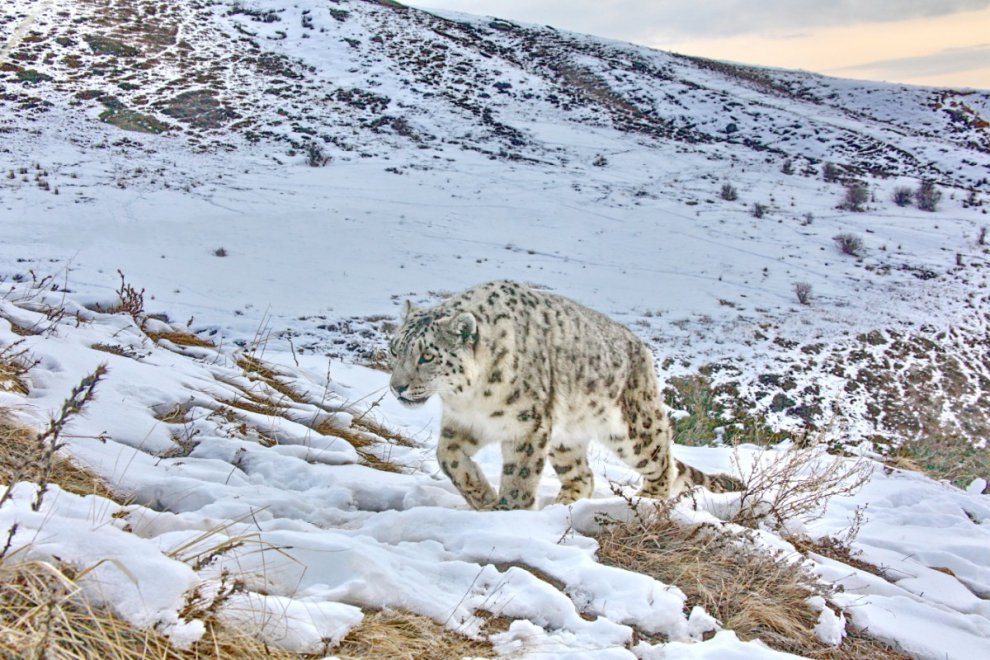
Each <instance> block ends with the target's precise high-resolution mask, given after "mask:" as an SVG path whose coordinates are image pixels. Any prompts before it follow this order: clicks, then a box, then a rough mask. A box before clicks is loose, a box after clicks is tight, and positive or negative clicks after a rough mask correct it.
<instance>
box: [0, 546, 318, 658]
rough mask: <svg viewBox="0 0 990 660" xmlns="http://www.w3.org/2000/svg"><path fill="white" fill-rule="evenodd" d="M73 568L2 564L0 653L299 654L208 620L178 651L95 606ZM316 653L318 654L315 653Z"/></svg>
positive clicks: (47, 655)
mask: <svg viewBox="0 0 990 660" xmlns="http://www.w3.org/2000/svg"><path fill="white" fill-rule="evenodd" d="M78 577H79V576H78V575H77V574H76V572H75V571H73V570H72V569H71V568H69V567H67V566H64V565H61V566H60V565H55V564H52V563H48V562H42V561H29V562H18V561H14V560H12V559H9V558H8V559H7V560H5V561H3V562H2V563H0V583H2V584H3V585H4V588H3V589H2V590H0V657H5V658H6V657H9V658H38V659H39V660H40V659H41V658H44V659H46V660H48V659H51V660H62V659H65V660H70V659H72V660H75V659H83V658H87V659H88V658H100V659H101V660H104V659H106V660H152V659H160V660H207V659H208V658H212V659H214V660H215V659H216V658H224V659H227V658H230V659H231V660H253V659H255V658H273V659H275V660H290V659H298V658H300V656H298V655H296V654H294V653H288V652H285V651H279V650H276V649H272V648H270V647H269V646H267V645H266V644H264V643H263V642H261V641H258V640H256V639H254V638H252V637H249V636H247V635H244V634H241V633H238V632H236V631H232V630H229V629H227V628H223V627H222V626H219V625H217V624H216V622H215V621H213V620H207V630H206V634H205V635H204V636H203V638H202V639H201V640H200V641H198V642H197V643H196V644H195V645H193V647H192V648H190V649H188V650H185V651H180V650H179V649H176V648H174V647H172V646H171V645H170V643H169V641H168V639H167V638H166V637H164V636H162V635H160V634H158V633H157V632H155V631H154V630H140V629H137V628H134V627H133V626H131V625H130V624H128V623H127V622H125V621H123V620H121V619H119V618H117V617H115V616H113V615H112V614H109V613H107V612H106V611H104V610H102V609H100V608H96V607H93V606H92V605H91V604H90V603H89V602H88V601H87V599H86V598H85V597H84V596H83V594H82V592H81V590H80V588H79V585H78V583H77V579H78ZM314 657H316V656H314Z"/></svg>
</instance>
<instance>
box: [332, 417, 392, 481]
mask: <svg viewBox="0 0 990 660" xmlns="http://www.w3.org/2000/svg"><path fill="white" fill-rule="evenodd" d="M354 426H356V425H354ZM354 426H352V427H351V428H346V429H344V428H340V427H339V426H336V425H335V424H334V423H333V421H332V420H331V419H326V420H324V421H323V422H321V423H320V424H317V425H316V426H315V427H314V428H313V430H314V431H316V432H317V433H319V434H320V435H329V436H332V437H335V438H340V439H341V440H345V441H347V442H348V443H349V444H350V445H351V446H352V447H354V449H355V450H356V451H357V453H358V456H360V457H361V461H362V462H363V463H364V464H365V465H367V466H368V467H372V468H374V469H376V470H382V471H384V472H402V466H401V465H399V464H398V463H393V462H392V461H390V460H389V458H388V456H387V455H386V456H384V457H383V456H379V455H378V454H376V453H375V452H372V451H370V450H369V448H370V447H373V446H381V445H386V446H388V443H383V442H381V441H380V438H376V437H374V436H373V435H371V434H369V433H367V432H364V431H361V430H356V429H354Z"/></svg>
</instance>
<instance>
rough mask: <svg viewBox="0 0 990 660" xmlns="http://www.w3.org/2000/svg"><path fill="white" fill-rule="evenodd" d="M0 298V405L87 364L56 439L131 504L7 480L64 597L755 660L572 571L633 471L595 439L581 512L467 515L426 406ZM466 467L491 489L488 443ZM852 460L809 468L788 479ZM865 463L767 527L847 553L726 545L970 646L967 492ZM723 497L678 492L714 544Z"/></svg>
mask: <svg viewBox="0 0 990 660" xmlns="http://www.w3.org/2000/svg"><path fill="white" fill-rule="evenodd" d="M0 294H2V296H0V315H2V317H3V319H5V320H4V321H2V322H0V340H2V341H3V344H4V345H9V344H11V343H12V341H13V340H14V339H17V338H18V335H21V339H22V340H23V341H22V342H21V343H20V344H18V346H17V348H18V350H19V351H20V350H26V351H27V354H28V355H30V356H32V357H34V358H37V359H38V360H39V363H38V364H37V365H36V366H34V367H32V368H31V370H30V371H29V374H28V375H29V382H30V386H31V391H30V397H28V398H27V399H25V398H24V397H23V396H21V395H19V394H15V393H9V392H2V393H0V405H2V406H3V407H4V408H9V409H13V410H16V411H18V412H19V414H20V415H21V417H22V418H24V419H26V420H32V421H33V422H34V423H35V424H37V425H38V426H42V425H44V424H45V423H46V417H47V415H48V414H49V413H50V411H53V410H55V409H57V408H59V406H60V405H61V400H62V398H63V397H65V396H66V394H67V393H68V392H69V390H71V388H72V387H73V386H75V385H76V383H77V382H78V380H79V378H80V377H81V376H82V375H85V374H89V373H93V372H95V371H96V370H97V368H98V366H99V365H101V364H102V365H105V366H106V367H107V371H108V373H107V375H106V376H105V377H104V378H103V380H102V382H100V383H98V385H97V389H96V397H95V399H94V400H93V401H92V402H90V403H89V404H87V405H86V407H85V408H84V411H83V414H82V415H81V416H78V417H76V418H74V419H73V421H72V424H71V427H70V428H68V429H66V431H65V433H64V434H63V438H62V440H63V441H65V442H68V443H69V452H70V454H71V455H72V456H73V458H74V459H75V460H76V461H78V462H80V463H81V464H83V465H85V466H86V467H89V468H90V469H92V470H94V471H95V472H96V473H97V474H99V475H101V476H102V477H104V478H105V479H106V480H107V482H108V483H111V484H113V487H114V489H115V490H116V491H117V492H118V493H121V494H122V495H124V496H126V497H127V499H129V500H130V501H131V502H132V503H131V504H128V505H126V506H121V505H118V504H115V503H114V502H111V501H108V500H105V499H103V498H102V497H100V496H98V495H90V496H87V497H80V496H78V495H73V494H71V493H67V492H64V491H61V490H60V489H58V488H57V487H52V488H51V489H50V492H49V493H48V494H47V495H46V496H45V497H44V504H43V506H42V507H41V509H40V510H39V511H37V512H34V511H32V508H31V504H32V502H33V501H34V500H35V497H36V495H35V492H36V491H35V486H34V485H33V484H29V483H21V484H18V485H17V486H16V488H15V492H14V495H13V498H12V499H11V500H10V501H8V502H6V503H5V504H4V505H3V506H2V507H0V529H3V530H8V529H11V528H12V527H13V526H14V525H15V524H16V528H15V532H14V533H13V535H12V536H10V537H9V541H8V548H9V549H11V550H12V555H11V556H16V557H18V559H19V560H31V559H39V560H47V561H53V558H57V560H58V561H60V562H62V563H66V564H68V565H69V566H71V567H73V568H74V569H75V570H76V571H78V572H82V573H85V575H86V577H85V578H84V579H81V580H80V584H81V586H82V588H83V589H84V591H85V593H86V594H87V595H88V596H89V597H90V598H91V599H93V600H94V601H95V602H96V603H100V604H105V605H106V606H107V607H109V608H111V609H112V610H113V611H114V612H115V613H116V614H117V615H118V616H120V617H122V618H124V619H125V620H127V621H130V622H132V623H134V624H135V625H138V626H154V627H155V628H156V629H157V630H159V631H160V632H163V633H164V634H166V635H168V636H169V637H171V639H172V640H173V642H174V643H175V644H177V645H180V646H183V645H187V644H189V643H191V642H193V641H195V640H196V639H197V638H198V637H199V636H200V635H201V634H202V632H203V624H202V622H201V618H200V616H201V615H200V611H201V610H202V609H203V608H205V607H207V606H208V605H209V602H210V600H209V598H208V597H206V599H205V604H204V605H203V606H202V607H201V608H199V609H197V608H196V607H190V602H191V601H190V594H191V593H193V592H194V590H195V593H198V594H217V593H223V594H224V597H223V599H222V603H223V605H222V607H219V608H218V609H219V616H220V618H221V620H222V621H224V622H225V623H226V624H227V625H230V626H233V627H235V628H237V629H242V630H243V629H247V630H249V631H250V632H251V633H252V634H256V635H260V636H261V637H262V638H263V639H265V640H266V641H267V642H268V643H271V644H274V645H275V646H277V647H280V648H284V649H288V650H293V651H299V652H308V653H316V652H320V651H322V650H325V649H327V648H329V647H331V646H332V645H333V644H336V643H337V642H338V641H339V640H340V639H341V638H343V637H344V636H345V635H346V634H347V633H348V631H349V630H351V628H353V627H354V626H356V625H358V624H359V623H360V621H361V619H362V614H361V609H369V608H370V609H378V608H382V607H390V608H397V609H403V610H410V611H413V612H416V613H419V614H423V615H426V616H429V617H431V618H433V619H435V620H437V621H438V622H441V623H443V624H444V625H445V626H448V627H449V628H451V629H453V630H455V631H457V632H459V633H461V634H464V635H468V636H476V635H482V634H483V635H489V636H491V637H490V638H491V640H492V641H493V642H494V645H495V649H496V650H497V651H500V652H503V653H506V654H508V655H509V656H512V657H518V656H519V655H520V654H530V653H533V654H541V653H543V654H545V653H552V654H554V656H555V657H595V658H599V657H602V658H605V657H614V658H627V657H633V655H635V656H636V657H641V658H654V657H671V656H673V657H684V658H695V657H698V658H702V657H747V658H762V657H767V658H772V657H780V654H778V653H775V652H772V651H770V650H768V649H766V648H765V647H763V646H761V645H759V644H756V643H753V642H749V643H742V642H740V641H739V640H738V639H737V638H736V637H735V635H734V634H733V633H732V632H731V631H728V630H721V631H719V626H718V624H717V623H716V622H715V621H714V619H712V618H711V616H709V615H708V614H706V613H705V612H703V611H702V610H701V609H700V608H698V607H695V606H696V603H694V602H691V601H689V600H688V599H686V598H685V595H684V594H683V593H682V592H681V590H680V589H679V588H678V587H677V585H676V584H663V583H661V582H659V581H657V580H656V579H654V578H651V577H649V576H647V575H642V574H639V573H636V572H633V571H628V570H622V569H619V568H615V567H610V566H605V565H603V564H601V563H599V562H598V561H597V558H596V551H597V549H598V546H597V543H596V542H595V540H594V539H593V538H592V535H593V534H595V533H597V532H598V531H599V529H600V524H601V522H602V520H603V519H607V518H611V519H613V520H623V519H625V518H628V517H629V516H630V515H631V513H630V511H629V508H628V507H629V504H628V501H627V500H626V499H623V498H622V497H615V496H614V495H613V489H614V488H621V489H623V490H624V491H627V492H632V491H631V490H629V487H631V486H635V480H636V478H637V477H636V476H635V474H634V473H633V472H632V471H631V470H630V469H629V468H627V467H625V466H623V465H622V464H621V463H620V462H618V461H617V460H616V459H615V458H614V457H610V456H608V455H607V454H606V453H605V452H604V451H601V450H596V451H594V452H593V456H592V465H593V468H594V470H595V472H596V473H597V474H598V475H599V478H598V484H597V488H596V494H595V497H594V498H593V499H590V500H582V501H580V502H578V503H576V504H574V505H572V506H569V507H563V506H550V504H551V503H552V501H553V498H554V496H555V494H556V490H557V489H558V488H559V483H558V482H557V479H556V477H555V476H554V475H553V473H552V470H550V469H547V471H546V474H545V475H544V478H543V481H542V483H541V489H540V497H539V499H540V504H541V505H543V506H545V508H543V509H542V510H540V511H537V512H530V511H516V512H475V511H470V510H467V507H466V505H465V503H464V501H463V500H462V499H461V497H460V496H459V495H458V494H457V492H456V490H455V489H454V487H453V486H452V484H451V483H450V482H449V481H448V480H447V479H446V478H444V477H443V476H442V473H441V472H440V469H439V466H438V464H437V461H436V458H435V456H434V451H435V441H436V438H437V437H438V433H439V405H438V404H437V403H436V402H431V404H429V405H428V406H427V407H426V408H425V409H418V410H416V411H409V410H407V409H404V408H402V407H400V406H399V404H398V403H397V402H395V401H394V400H391V399H389V398H386V397H384V392H385V391H386V386H387V378H388V377H387V375H386V374H383V373H381V372H378V371H374V370H370V369H367V368H363V367H357V366H353V365H346V364H341V363H337V362H332V361H328V360H327V359H326V358H322V357H317V356H307V355H301V356H292V355H285V354H282V355H279V354H274V355H269V354H265V353H264V352H263V351H264V347H263V346H261V345H258V346H255V347H254V349H253V350H247V351H243V350H239V349H229V348H228V349H224V348H222V347H216V346H187V345H185V344H184V343H183V340H182V339H181V338H176V337H175V336H174V333H175V332H176V329H175V328H170V327H168V326H167V325H165V324H164V323H162V322H160V321H156V320H154V319H146V318H143V317H141V318H139V319H138V322H136V320H135V319H132V318H131V317H130V316H128V315H127V314H126V313H116V314H107V313H101V312H94V311H92V310H90V309H88V308H86V307H82V306H80V305H78V304H77V303H76V302H75V301H74V300H73V296H71V295H69V296H64V295H63V294H61V293H58V292H50V291H45V290H39V289H37V288H34V287H30V286H14V287H11V286H10V285H5V287H4V288H3V289H2V291H0ZM50 309H59V310H64V314H62V315H61V316H53V315H52V314H48V313H45V312H47V311H48V310H50ZM142 325H143V329H142V327H141V326H142ZM15 333H16V334H15ZM168 333H173V334H168ZM162 335H164V336H162ZM155 336H159V337H161V338H159V339H158V341H157V342H156V341H154V340H153V339H152V338H153V337H155ZM169 336H172V337H173V339H174V341H173V339H169V338H168V337H169ZM176 342H180V343H176ZM262 358H265V359H266V360H267V359H273V358H274V359H282V360H285V361H286V364H282V365H279V364H277V363H273V362H261V361H260V360H261V359H262ZM383 423H384V424H385V426H382V425H381V424H383ZM394 431H399V432H401V433H403V434H404V435H405V436H406V437H411V438H413V439H414V440H415V442H416V443H417V444H410V443H408V442H407V441H403V440H402V439H401V437H400V436H396V435H395V433H394ZM359 441H360V442H359ZM492 450H494V451H492ZM676 453H677V455H678V457H679V458H681V459H683V460H685V461H688V462H690V463H691V464H692V465H695V466H698V467H700V468H702V469H704V470H707V471H710V472H724V471H733V470H737V469H741V470H742V472H743V473H744V474H745V473H748V472H749V471H750V470H753V469H755V466H756V465H757V464H760V463H762V464H766V465H770V464H773V463H775V462H776V461H778V460H782V458H783V457H784V456H785V455H786V453H787V451H786V449H782V450H780V451H770V452H768V453H760V450H759V448H757V447H755V446H752V445H747V446H743V447H740V448H737V449H736V450H732V449H729V448H712V447H677V448H676ZM479 460H480V462H481V464H482V465H483V468H484V471H485V473H486V475H487V476H488V478H489V479H492V480H497V478H498V475H499V473H500V464H499V463H500V461H499V457H498V452H497V449H496V448H494V447H489V448H488V449H486V450H484V451H483V452H482V453H481V454H479ZM853 460H854V459H837V458H835V457H831V456H828V455H827V454H819V455H818V456H817V458H815V457H809V461H810V462H809V463H808V464H807V466H806V468H803V469H802V471H804V470H805V469H807V470H817V469H819V468H817V467H815V466H816V465H818V464H821V465H824V464H829V463H833V462H839V463H842V462H845V463H847V464H848V463H852V462H853ZM384 466H388V470H383V469H382V467H384ZM867 469H868V471H869V473H870V474H871V475H872V476H871V477H870V480H869V483H868V484H867V486H866V487H865V488H864V489H863V490H861V491H860V492H858V493H857V494H856V495H854V496H852V497H837V498H835V499H833V500H832V501H831V502H830V503H829V505H828V509H827V510H826V511H825V514H824V516H822V517H821V518H819V519H817V520H813V521H811V522H807V521H804V522H803V521H802V518H800V517H798V518H794V519H791V520H789V521H788V523H787V525H788V527H787V530H788V533H789V534H791V535H792V538H794V536H793V535H801V536H805V537H806V538H824V537H836V538H841V537H842V536H843V535H845V534H848V532H849V528H850V524H852V522H853V521H854V520H856V519H857V517H861V511H860V510H861V509H863V507H867V509H866V516H865V518H863V522H862V525H861V528H860V529H859V532H858V535H856V540H855V541H854V542H853V544H852V548H853V550H854V551H855V552H856V553H857V554H858V558H859V560H860V562H861V563H858V564H856V565H855V566H853V565H849V564H846V563H843V562H841V561H837V560H836V559H835V558H828V557H824V556H821V555H818V554H814V553H812V554H810V555H808V559H801V558H800V555H799V553H798V552H797V551H796V550H795V548H794V547H793V546H792V545H790V544H789V543H788V542H786V541H784V540H782V539H781V538H778V537H776V536H775V535H774V534H771V533H770V532H768V531H760V532H758V533H756V535H755V536H754V537H753V538H752V542H755V543H757V544H759V545H765V546H766V547H768V548H769V549H772V550H774V551H778V552H783V553H785V556H786V557H789V558H790V559H791V560H793V561H807V562H808V563H809V566H811V567H812V568H813V570H814V571H816V572H817V573H818V574H819V575H820V576H821V577H822V579H824V580H825V581H826V582H827V583H829V584H832V585H835V586H836V587H838V588H839V591H838V592H836V593H834V594H833V595H832V596H830V597H829V601H830V603H831V607H832V608H834V609H836V610H839V611H840V612H844V615H843V616H845V617H846V618H848V619H849V621H850V624H851V626H853V628H854V629H855V630H860V631H865V633H866V634H869V635H870V636H872V637H876V638H878V639H880V640H883V641H885V642H887V643H889V644H891V645H893V646H894V647H895V648H898V649H900V650H902V651H904V652H906V653H908V654H910V655H911V656H913V657H925V658H936V657H937V658H942V657H950V658H968V657H973V655H972V654H973V653H974V652H975V651H976V650H977V649H979V648H982V647H984V646H985V645H986V644H987V640H988V639H990V606H988V604H987V601H986V598H987V596H988V595H990V561H988V557H987V554H986V553H987V551H986V548H987V547H988V545H990V532H988V525H990V504H988V502H987V496H986V495H980V494H978V493H977V492H975V491H974V492H972V493H966V492H963V491H960V490H958V489H956V488H954V487H952V486H949V485H946V484H939V483H935V482H933V481H931V480H929V479H926V478H924V477H921V476H918V475H912V474H911V473H905V472H903V471H900V470H897V471H892V470H889V469H885V468H883V467H882V466H880V465H877V464H874V465H873V466H872V467H868V468H867ZM852 474H853V473H852V472H851V473H850V475H852ZM792 476H793V475H792ZM795 483H796V482H793V481H792V482H790V485H789V486H788V487H793V486H794V485H795ZM736 497H737V496H736V495H735V494H725V495H719V496H713V495H708V496H704V495H702V496H699V497H697V498H693V499H694V501H693V503H692V501H690V500H689V501H684V502H682V503H681V504H682V506H681V507H679V515H680V516H682V517H683V518H684V521H685V522H686V523H687V522H693V523H706V524H708V525H717V527H716V529H725V530H727V531H728V530H732V529H737V530H738V529H739V528H738V527H737V526H734V525H723V524H722V523H719V522H718V519H717V518H716V517H715V516H714V515H713V513H715V514H720V515H725V514H724V512H725V511H731V510H732V507H733V506H734V505H733V502H734V501H735V498H736ZM857 512H859V513H857ZM5 536H6V535H5ZM862 562H868V563H871V564H873V565H874V566H875V567H877V568H873V569H870V570H871V571H872V572H868V571H867V570H863V567H864V566H866V564H863V563H862ZM231 585H236V586H237V588H236V590H235V591H233V592H231V593H227V591H229V590H230V588H231ZM214 597H216V596H214ZM199 598H204V597H203V596H200V597H199ZM193 602H196V601H195V599H194V600H193ZM822 607H824V605H822ZM823 612H824V613H823V614H822V617H821V620H820V623H819V627H820V628H821V629H822V630H821V631H820V632H819V635H820V637H821V638H822V639H823V640H829V639H834V640H835V642H838V640H841V636H842V631H843V626H842V623H841V621H840V620H839V619H836V618H835V615H834V614H832V609H828V608H826V609H824V610H823ZM492 616H495V617H500V618H502V619H507V620H509V621H511V622H512V623H511V625H510V626H509V628H508V630H507V631H505V632H495V631H492V630H490V629H488V628H487V627H486V621H487V620H488V619H489V618H490V617H492ZM634 631H635V632H634ZM715 631H718V632H717V633H716V634H715V635H714V636H712V635H711V633H712V632H715ZM637 639H639V640H644V639H650V640H653V641H652V642H647V641H639V642H637V641H636V640H637ZM657 640H666V642H668V643H659V642H658V641H657ZM705 640H706V641H705ZM835 642H833V643H835ZM823 648H824V647H823ZM568 654H571V656H568ZM725 654H736V655H732V656H730V655H725ZM789 657H792V656H789Z"/></svg>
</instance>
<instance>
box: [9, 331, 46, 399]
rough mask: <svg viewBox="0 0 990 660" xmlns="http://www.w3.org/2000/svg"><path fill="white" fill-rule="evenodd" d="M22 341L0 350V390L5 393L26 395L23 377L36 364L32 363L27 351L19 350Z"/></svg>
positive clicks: (25, 382)
mask: <svg viewBox="0 0 990 660" xmlns="http://www.w3.org/2000/svg"><path fill="white" fill-rule="evenodd" d="M23 341H24V340H23V339H19V340H17V341H15V342H14V343H12V344H9V345H7V346H5V347H3V348H2V349H0V389H2V390H5V391H7V392H16V393H18V394H27V393H28V385H27V380H25V376H27V373H28V371H30V370H31V368H32V367H33V366H34V365H35V364H37V362H32V361H31V359H30V358H29V357H28V356H27V349H26V348H21V343H22V342H23Z"/></svg>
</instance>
